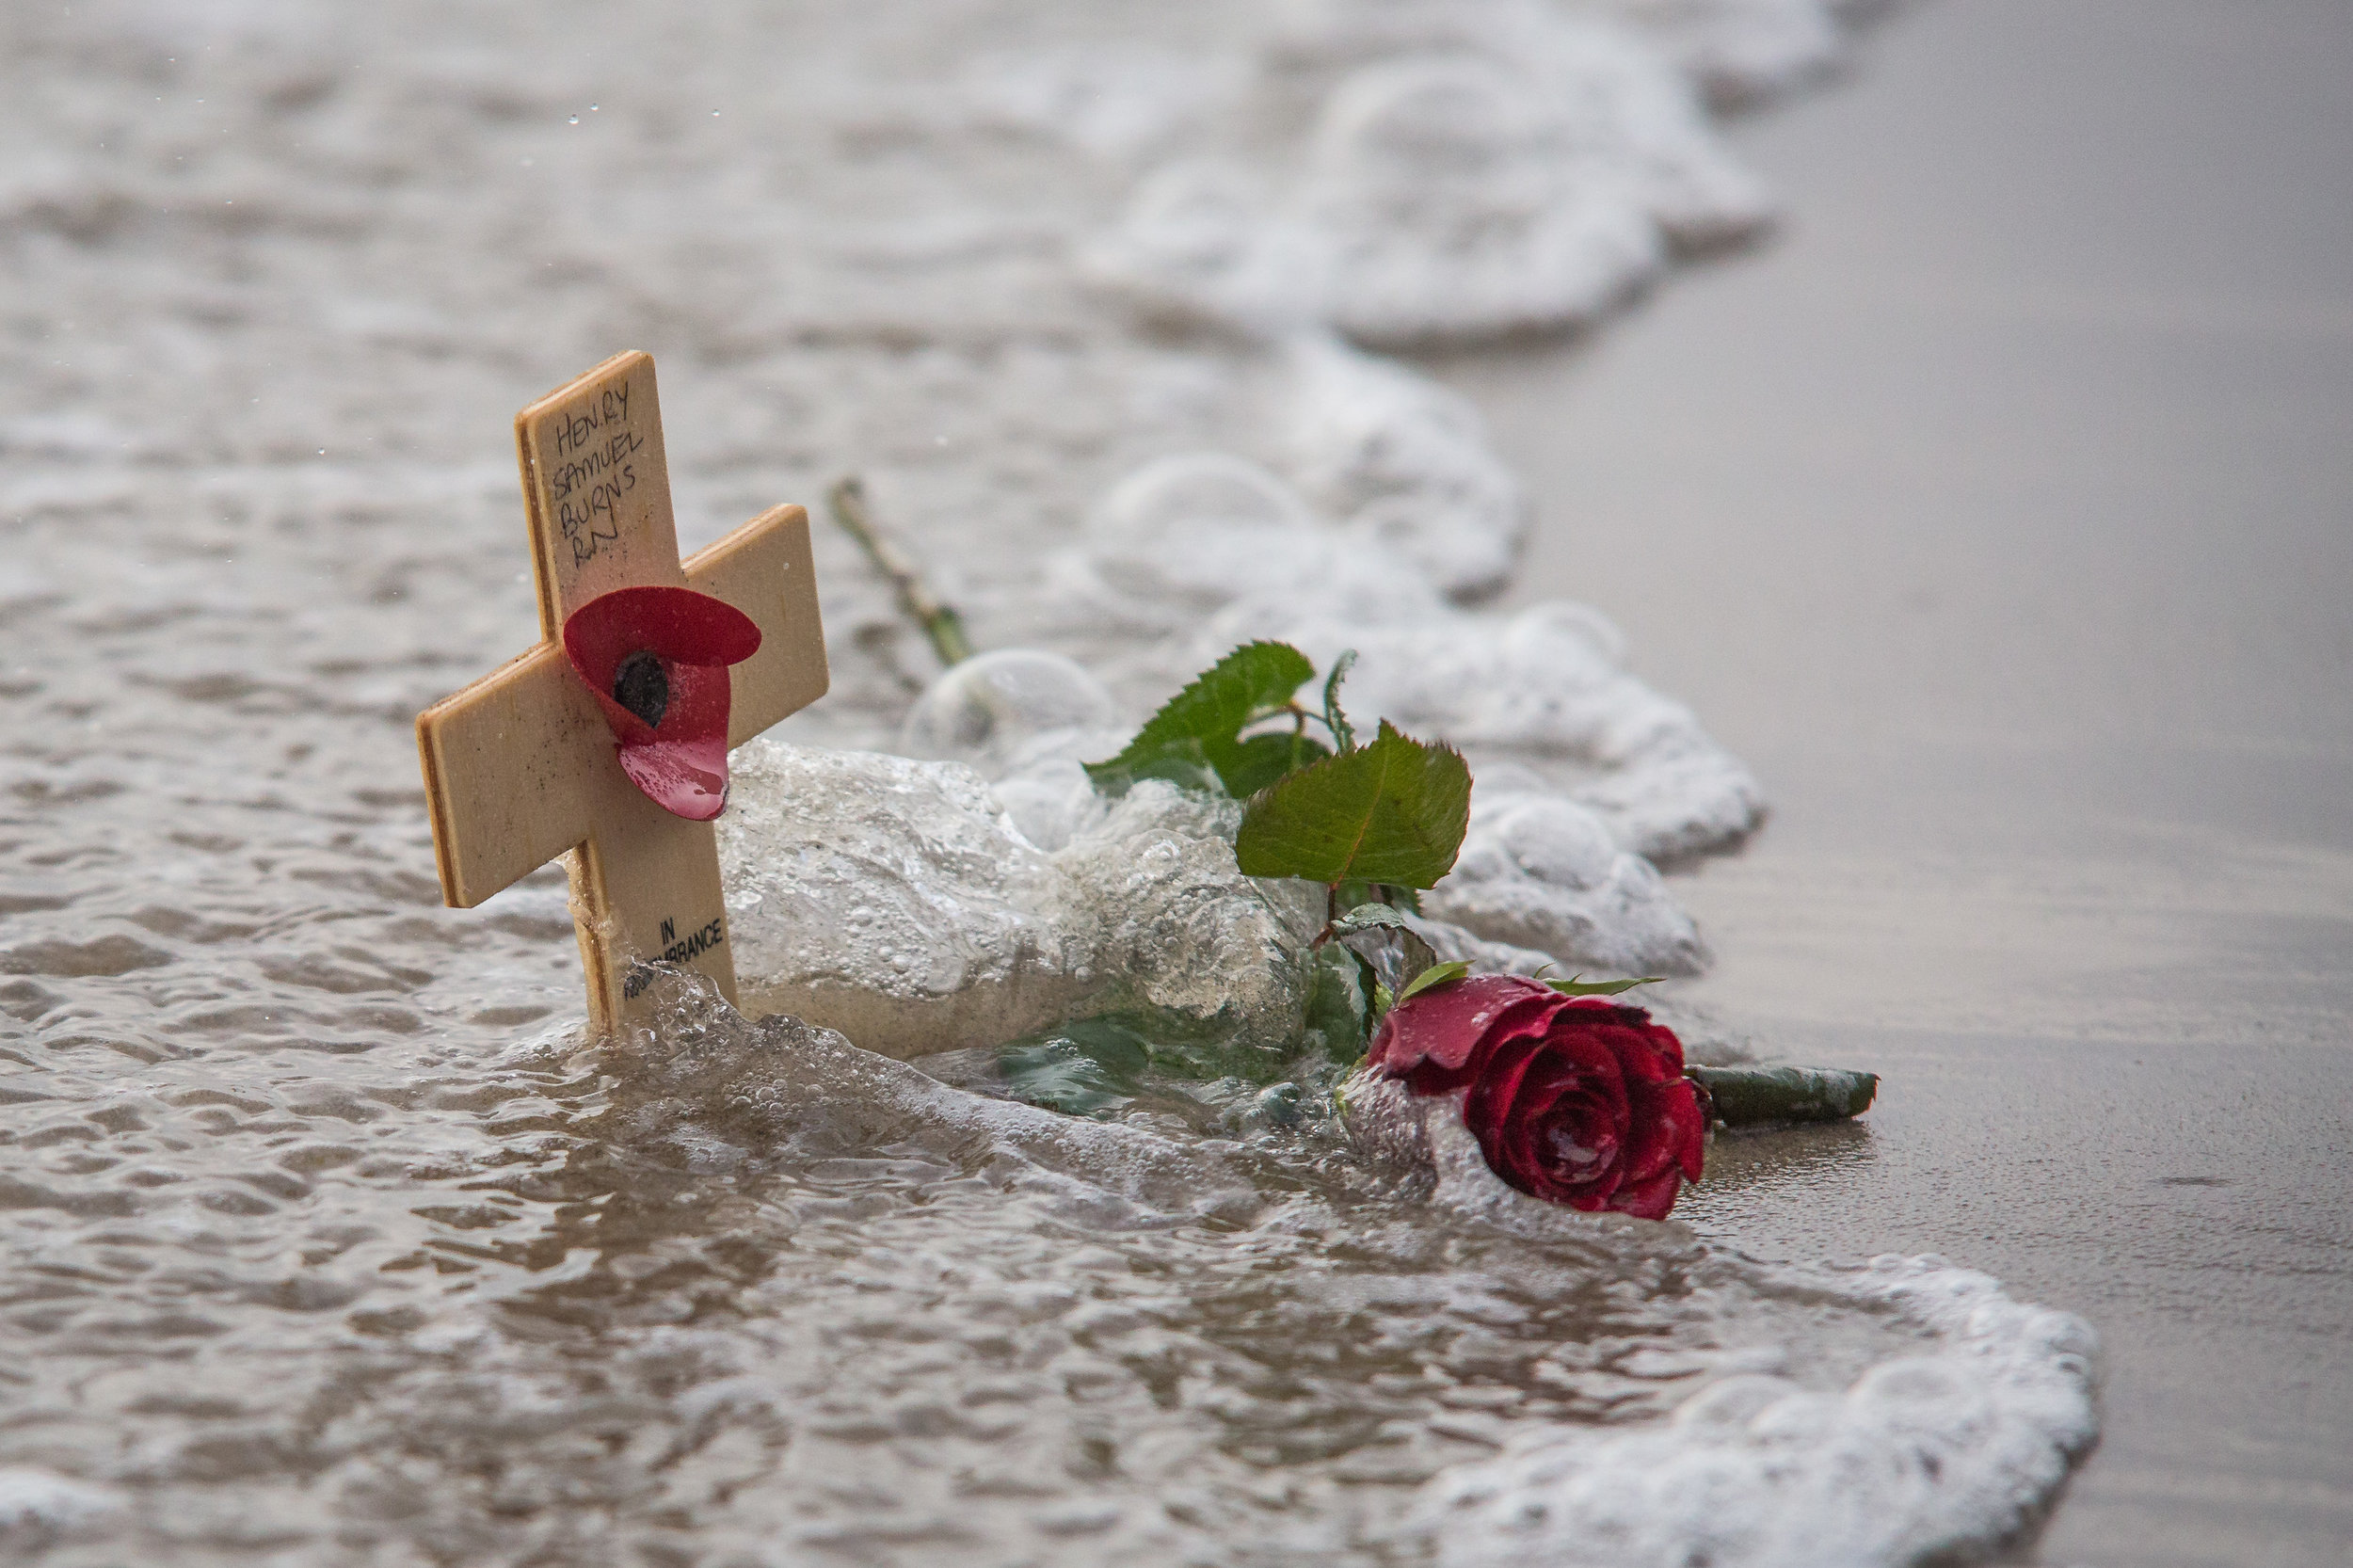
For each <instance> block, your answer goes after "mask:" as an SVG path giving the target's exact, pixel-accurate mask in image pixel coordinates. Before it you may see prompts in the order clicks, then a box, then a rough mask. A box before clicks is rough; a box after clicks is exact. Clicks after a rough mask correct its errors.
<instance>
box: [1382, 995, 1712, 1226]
mask: <svg viewBox="0 0 2353 1568" xmlns="http://www.w3.org/2000/svg"><path fill="white" fill-rule="evenodd" d="M1366 1061H1367V1064H1368V1065H1369V1066H1371V1067H1372V1068H1374V1069H1375V1070H1376V1071H1380V1072H1385V1073H1388V1074H1390V1075H1391V1076H1393V1077H1397V1078H1401V1079H1403V1080H1405V1083H1406V1086H1407V1087H1408V1088H1410V1089H1412V1090H1413V1091H1414V1093H1416V1094H1417V1095H1444V1094H1449V1093H1451V1092H1453V1091H1454V1090H1457V1089H1464V1088H1467V1089H1468V1090H1469V1093H1468V1094H1467V1095H1466V1096H1465V1097H1464V1100H1463V1123H1464V1125H1465V1127H1467V1128H1470V1130H1471V1135H1472V1136H1473V1137H1475V1138H1477V1139H1478V1140H1479V1148H1480V1152H1481V1153H1482V1154H1484V1155H1485V1156H1486V1157H1487V1164H1488V1166H1489V1167H1490V1168H1491V1169H1493V1170H1494V1172H1495V1173H1496V1175H1497V1176H1501V1177H1502V1178H1503V1179H1504V1180H1505V1181H1508V1182H1510V1183H1511V1184H1512V1185H1513V1186H1514V1187H1516V1188H1518V1189H1519V1190H1520V1191H1521V1192H1527V1193H1529V1194H1531V1195H1533V1196H1535V1197H1539V1198H1543V1199H1545V1201H1546V1202H1548V1203H1564V1204H1567V1205H1568V1206H1569V1207H1570V1208H1582V1209H1586V1210H1588V1211H1591V1210H1595V1209H1603V1208H1610V1209H1616V1210H1617V1211H1618V1212H1620V1213H1622V1214H1634V1215H1639V1216H1640V1217H1641V1218H1642V1219H1645V1220H1663V1219H1665V1218H1666V1217H1667V1211H1668V1210H1669V1209H1671V1208H1673V1207H1674V1201H1675V1194H1676V1192H1678V1191H1680V1190H1681V1188H1682V1185H1683V1183H1684V1181H1685V1180H1686V1179H1687V1178H1688V1179H1689V1180H1692V1181H1697V1180H1698V1179H1699V1177H1700V1161H1701V1159H1702V1155H1703V1148H1704V1144H1703V1140H1704V1136H1705V1130H1706V1122H1705V1117H1704V1116H1703V1115H1702V1114H1701V1112H1700V1102H1699V1095H1698V1092H1697V1091H1696V1090H1695V1089H1693V1087H1692V1086H1691V1084H1690V1082H1689V1080H1687V1079H1685V1078H1684V1076H1683V1042H1682V1041H1680V1040H1677V1039H1676V1038H1675V1037H1674V1033H1673V1031H1671V1030H1667V1029H1662V1028H1660V1027H1659V1026H1658V1025H1657V1024H1655V1023H1652V1022H1651V1021H1650V1015H1649V1014H1647V1013H1645V1012H1643V1011H1642V1010H1641V1008H1639V1007H1621V1006H1619V1005H1617V1004H1616V1003H1614V1002H1610V1001H1606V1000H1602V999H1601V998H1599V997H1564V996H1562V995H1561V993H1560V992H1558V991H1555V990H1553V989H1552V988H1551V987H1550V986H1548V985H1546V984H1544V983H1543V982H1541V981H1534V980H1524V979H1521V978H1520V977H1519V976H1517V975H1474V976H1472V977H1470V978H1469V979H1466V980H1459V981H1455V982H1452V983H1451V984H1445V985H1437V986H1433V987H1432V988H1431V989H1429V990H1427V991H1424V992H1422V993H1421V994H1420V995H1418V996H1416V997H1410V998H1408V999H1406V1000H1404V1001H1401V1002H1400V1003H1398V1005H1397V1006H1395V1007H1393V1008H1391V1009H1390V1010H1389V1014H1388V1016H1386V1017H1385V1018H1384V1019H1382V1020H1381V1027H1380V1029H1379V1030H1378V1031H1376V1032H1374V1034H1373V1037H1372V1049H1371V1051H1370V1053H1369V1055H1368V1056H1367V1058H1366Z"/></svg>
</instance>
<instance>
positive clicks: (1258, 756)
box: [1086, 643, 1325, 795]
mask: <svg viewBox="0 0 2353 1568" xmlns="http://www.w3.org/2000/svg"><path fill="white" fill-rule="evenodd" d="M1315 673H1316V666H1315V664H1314V663H1313V662H1312V661H1310V660H1309V659H1308V657H1307V656H1306V655H1305V654H1304V653H1302V652H1300V651H1299V649H1297V648H1292V647H1291V646H1290V645H1289V644H1288V643H1245V644H1244V645H1242V646H1241V648H1236V649H1234V650H1233V651H1232V652H1231V653H1228V654H1227V655H1226V656H1225V658H1223V659H1220V660H1219V661H1218V662H1217V663H1216V664H1212V665H1210V666H1209V668H1208V669H1206V670H1204V671H1202V672H1201V673H1200V674H1199V675H1197V676H1195V677H1194V678H1193V681H1192V683H1191V684H1189V685H1187V686H1186V687H1185V689H1184V690H1183V691H1181V692H1178V693H1177V695H1176V696H1173V697H1170V698H1169V699H1168V701H1167V702H1165V703H1163V704H1162V705H1161V707H1160V712H1157V713H1155V714H1153V715H1152V716H1151V717H1150V718H1149V719H1147V720H1145V721H1144V728H1141V729H1139V730H1137V731H1136V736H1135V739H1134V740H1132V741H1129V742H1128V744H1127V746H1126V748H1125V749H1123V750H1122V751H1121V752H1120V753H1119V755H1118V756H1116V757H1113V758H1111V759H1110V760H1106V761H1101V762H1090V763H1088V764H1087V765H1086V771H1087V776H1088V777H1089V778H1091V779H1093V780H1094V781H1095V787H1096V789H1097V790H1100V791H1102V792H1104V793H1106V794H1121V793H1124V792H1126V791H1127V789H1128V786H1129V785H1131V784H1133V783H1134V782H1135V781H1136V780H1137V779H1140V778H1174V779H1175V780H1176V781H1177V782H1178V783H1185V784H1194V783H1196V781H1197V783H1198V785H1200V786H1206V785H1207V784H1208V782H1209V780H1208V778H1207V777H1205V776H1204V775H1205V774H1214V776H1215V777H1216V779H1217V781H1218V782H1219V783H1220V784H1222V785H1223V786H1224V788H1225V790H1226V792H1229V793H1233V794H1237V795H1247V794H1250V793H1252V792H1254V790H1255V789H1256V788H1257V787H1259V786H1257V785H1253V787H1252V788H1250V789H1237V788H1236V784H1237V782H1238V781H1239V782H1241V783H1243V784H1251V783H1252V780H1254V779H1260V778H1262V777H1263V776H1265V775H1266V774H1267V772H1268V769H1269V768H1270V767H1271V766H1272V764H1273V761H1274V760H1275V757H1276V751H1275V749H1274V748H1273V747H1264V746H1258V747H1257V749H1255V750H1254V749H1252V748H1253V746H1255V745H1256V743H1255V742H1252V743H1245V742H1243V741H1241V732H1242V731H1243V730H1244V729H1246V728H1249V727H1250V726H1251V725H1253V724H1255V723H1257V721H1258V720H1260V719H1263V718H1265V717H1267V716H1268V715H1270V714H1273V713H1277V712H1282V711H1283V710H1284V709H1286V708H1288V707H1289V705H1290V701H1291V697H1292V696H1293V694H1295V693H1296V692H1297V691H1298V690H1299V688H1300V687H1301V686H1303V685H1305V683H1306V682H1307V681H1308V680H1312V679H1314V677H1315ZM1259 739H1260V740H1265V739H1273V740H1275V741H1277V742H1279V743H1283V744H1286V745H1289V744H1292V742H1291V738H1290V737H1288V736H1274V737H1263V736H1262V737H1259ZM1304 744H1305V745H1307V746H1311V747H1314V748H1315V751H1316V752H1317V753H1321V751H1322V750H1324V749H1325V748H1323V747H1322V746H1321V744H1318V743H1315V742H1305V743H1304ZM1286 755H1287V756H1290V757H1292V758H1294V759H1295V757H1296V756H1297V755H1301V754H1299V753H1295V752H1294V753H1289V754H1286ZM1229 770H1230V771H1229ZM1275 776H1279V775H1275Z"/></svg>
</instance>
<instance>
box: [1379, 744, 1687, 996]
mask: <svg viewBox="0 0 2353 1568" xmlns="http://www.w3.org/2000/svg"><path fill="white" fill-rule="evenodd" d="M1422 906H1423V908H1425V909H1426V910H1428V911H1429V913H1431V914H1432V915H1433V916H1435V917H1437V918H1438V919H1440V920H1450V921H1452V922H1453V923H1455V924H1456V925H1459V926H1462V927H1464V928H1465V930H1468V931H1471V932H1474V933H1476V934H1477V935H1479V936H1484V937H1487V938H1488V939H1490V940H1493V941H1497V942H1506V943H1510V944H1512V945H1513V946H1516V947H1523V948H1533V949H1535V950H1537V951H1539V952H1547V953H1550V954H1552V955H1553V956H1554V957H1555V958H1557V959H1560V960H1561V961H1563V962H1566V963H1571V964H1582V965H1592V966H1598V967H1599V968H1604V969H1608V970H1610V971H1613V972H1615V973H1619V974H1678V975H1680V974H1696V973H1698V972H1699V971H1700V970H1702V969H1703V968H1706V965H1707V957H1708V954H1707V949H1706V946H1705V943H1703V942H1702V941H1701V940H1700V935H1699V930H1698V928H1697V927H1695V926H1694V925H1693V924H1692V923H1691V918H1690V917H1689V915H1686V914H1685V913H1684V912H1683V911H1682V910H1681V909H1680V908H1678V907H1677V906H1676V905H1675V903H1674V900H1673V898H1672V897H1671V896H1670V895H1669V894H1668V892H1667V888H1666V884H1665V883H1664V882H1662V881H1661V880H1660V879H1659V875H1658V872H1657V871H1655V870H1654V869H1652V867H1651V865H1650V863H1649V862H1648V861H1646V860H1643V859H1641V857H1639V856H1634V855H1630V854H1628V853H1626V852H1625V850H1624V849H1621V848H1620V847H1619V845H1618V842H1617V840H1615V839H1614V838H1613V837H1612V836H1611V834H1610V831H1609V827H1608V825H1607V824H1604V823H1603V822H1602V820H1601V819H1600V818H1599V817H1598V816H1596V815H1595V814H1594V813H1593V812H1592V811H1590V810H1588V809H1586V808H1583V807H1581V806H1578V805H1577V803H1575V802H1574V801H1570V800H1565V799H1562V798H1561V797H1560V796H1558V795H1554V794H1549V793H1539V792H1504V791H1499V790H1497V789H1495V788H1493V787H1490V788H1488V789H1483V790H1476V789H1475V790H1474V791H1473V792H1472V797H1471V823H1470V831H1469V833H1468V834H1467V835H1465V838H1464V840H1463V850H1462V854H1461V855H1460V856H1458V857H1457V858H1456V860H1455V863H1454V870H1453V871H1452V872H1450V873H1449V875H1448V876H1447V877H1446V878H1445V880H1443V881H1441V882H1440V883H1439V884H1438V886H1437V887H1436V888H1433V889H1432V891H1431V892H1430V893H1429V894H1428V895H1427V896H1426V897H1425V898H1424V899H1423V901H1422Z"/></svg>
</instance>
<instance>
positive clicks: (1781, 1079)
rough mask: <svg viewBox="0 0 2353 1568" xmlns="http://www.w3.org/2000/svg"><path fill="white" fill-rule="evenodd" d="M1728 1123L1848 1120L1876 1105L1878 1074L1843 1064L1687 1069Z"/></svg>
mask: <svg viewBox="0 0 2353 1568" xmlns="http://www.w3.org/2000/svg"><path fill="white" fill-rule="evenodd" d="M1683 1076H1684V1077H1686V1078H1688V1079H1689V1080H1691V1081H1692V1082H1694V1083H1696V1084H1698V1085H1699V1086H1700V1088H1701V1089H1702V1090H1704V1091H1705V1093H1706V1096H1707V1098H1708V1100H1709V1102H1710V1104H1711V1107H1712V1109H1713V1111H1714V1112H1715V1116H1716V1119H1717V1120H1718V1121H1720V1122H1721V1123H1722V1124H1723V1125H1724V1126H1726V1127H1759V1126H1764V1125H1767V1124H1770V1123H1776V1122H1843V1121H1845V1120H1846V1119H1847V1118H1848V1117H1849V1116H1860V1115H1862V1114H1863V1113H1864V1112H1865V1111H1868V1110H1869V1109H1870V1108H1871V1101H1872V1098H1873V1097H1874V1096H1877V1095H1878V1094H1879V1087H1880V1079H1879V1074H1877V1073H1851V1072H1847V1071H1844V1070H1842V1069H1840V1068H1837V1067H1686V1068H1684V1069H1683Z"/></svg>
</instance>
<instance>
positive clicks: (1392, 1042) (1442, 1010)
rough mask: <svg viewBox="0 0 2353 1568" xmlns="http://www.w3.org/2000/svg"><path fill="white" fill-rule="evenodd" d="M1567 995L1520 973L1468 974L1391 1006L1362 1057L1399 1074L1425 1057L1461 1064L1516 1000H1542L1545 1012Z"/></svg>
mask: <svg viewBox="0 0 2353 1568" xmlns="http://www.w3.org/2000/svg"><path fill="white" fill-rule="evenodd" d="M1565 1000H1566V999H1565V998H1563V997H1562V996H1561V994H1560V993H1559V992H1558V991H1555V990H1553V989H1552V987H1550V986H1549V985H1545V984H1542V983H1541V982H1538V981H1533V980H1527V979H1523V978H1522V977H1521V976H1519V975H1514V974H1476V975H1472V976H1470V977H1469V978H1468V979H1465V980H1458V981H1456V982H1454V983H1453V984H1450V985H1439V986H1435V987H1433V989H1431V990H1427V991H1424V992H1422V993H1421V994H1420V995H1419V996H1416V997H1409V998H1407V999H1406V1000H1403V1001H1401V1002H1399V1003H1398V1004H1397V1005H1396V1006H1395V1007H1392V1008H1390V1009H1389V1012H1388V1016H1386V1017H1385V1018H1383V1019H1382V1020H1381V1027H1380V1029H1379V1030H1378V1031H1377V1032H1375V1033H1374V1035H1373V1038H1372V1046H1371V1048H1370V1049H1369V1051H1367V1053H1366V1062H1367V1064H1368V1065H1369V1066H1373V1067H1378V1068H1381V1069H1382V1070H1384V1071H1386V1072H1390V1073H1394V1074H1396V1075H1397V1076H1398V1077H1401V1078H1402V1077H1403V1076H1404V1075H1405V1074H1407V1073H1409V1072H1411V1071H1412V1070H1413V1069H1414V1068H1416V1067H1417V1066H1419V1065H1420V1064H1422V1063H1424V1062H1432V1063H1435V1064H1437V1065H1438V1066H1440V1067H1443V1068H1446V1069H1449V1070H1452V1069H1455V1068H1459V1067H1461V1066H1463V1065H1464V1064H1465V1063H1467V1062H1468V1061H1469V1060H1470V1056H1471V1052H1472V1051H1473V1050H1475V1049H1477V1048H1478V1047H1479V1045H1480V1042H1481V1036H1483V1035H1484V1034H1486V1032H1488V1031H1489V1030H1490V1029H1491V1028H1493V1027H1494V1026H1495V1024H1496V1022H1497V1019H1499V1018H1500V1017H1501V1016H1503V1014H1504V1013H1505V1012H1506V1011H1507V1010H1508V1009H1510V1008H1512V1007H1513V1005H1514V1004H1519V1003H1541V1004H1543V1007H1544V1009H1545V1012H1546V1013H1547V1014H1549V1013H1550V1012H1551V1011H1553V1010H1555V1009H1556V1008H1557V1007H1558V1006H1559V1005H1560V1004H1561V1002H1563V1001H1565Z"/></svg>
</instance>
